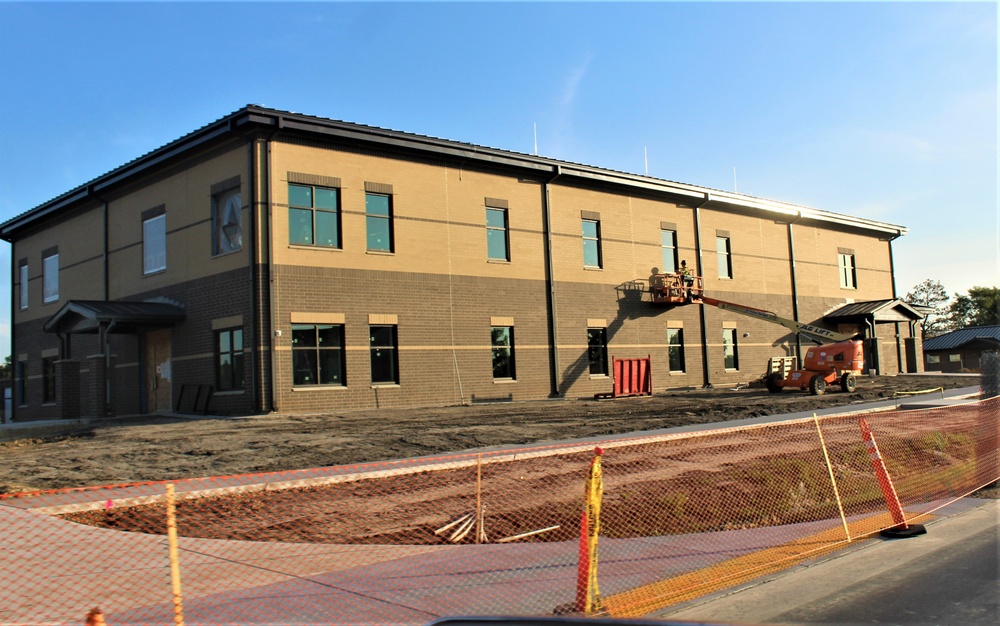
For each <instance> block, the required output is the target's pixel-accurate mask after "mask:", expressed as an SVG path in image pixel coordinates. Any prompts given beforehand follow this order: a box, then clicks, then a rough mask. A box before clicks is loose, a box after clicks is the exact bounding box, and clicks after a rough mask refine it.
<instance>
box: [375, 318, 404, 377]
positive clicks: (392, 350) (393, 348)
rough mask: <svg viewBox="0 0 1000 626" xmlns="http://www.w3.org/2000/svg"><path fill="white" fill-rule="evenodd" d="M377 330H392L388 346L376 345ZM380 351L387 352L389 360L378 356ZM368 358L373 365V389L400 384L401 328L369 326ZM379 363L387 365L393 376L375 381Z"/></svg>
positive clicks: (383, 325)
mask: <svg viewBox="0 0 1000 626" xmlns="http://www.w3.org/2000/svg"><path fill="white" fill-rule="evenodd" d="M376 329H390V333H391V334H390V337H391V341H390V343H388V344H378V345H376V344H375V331H376ZM379 351H386V352H387V353H388V354H387V355H386V356H387V357H388V358H384V357H382V356H380V355H378V352H379ZM368 356H369V363H370V365H371V368H370V370H371V371H370V375H369V379H370V380H371V384H372V386H373V387H377V386H388V385H398V384H399V327H398V325H397V324H369V325H368ZM376 357H377V358H378V359H379V360H378V361H377V362H378V363H380V364H382V363H387V364H388V365H389V367H390V369H391V374H392V376H391V377H390V378H387V379H379V380H376V379H375V373H376Z"/></svg>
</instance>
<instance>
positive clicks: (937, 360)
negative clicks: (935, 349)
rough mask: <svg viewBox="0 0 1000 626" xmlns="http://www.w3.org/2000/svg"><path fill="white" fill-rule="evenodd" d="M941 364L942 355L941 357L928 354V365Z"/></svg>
mask: <svg viewBox="0 0 1000 626" xmlns="http://www.w3.org/2000/svg"><path fill="white" fill-rule="evenodd" d="M940 362H941V355H939V354H928V355H927V363H928V364H931V363H933V364H937V363H940Z"/></svg>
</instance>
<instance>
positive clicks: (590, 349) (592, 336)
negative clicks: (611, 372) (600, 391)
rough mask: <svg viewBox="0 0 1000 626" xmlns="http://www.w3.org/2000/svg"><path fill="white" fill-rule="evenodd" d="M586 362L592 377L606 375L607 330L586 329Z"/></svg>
mask: <svg viewBox="0 0 1000 626" xmlns="http://www.w3.org/2000/svg"><path fill="white" fill-rule="evenodd" d="M587 360H588V361H589V362H590V374H591V375H592V376H607V375H608V329H607V328H588V329H587Z"/></svg>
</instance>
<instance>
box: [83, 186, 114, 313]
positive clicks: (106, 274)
mask: <svg viewBox="0 0 1000 626" xmlns="http://www.w3.org/2000/svg"><path fill="white" fill-rule="evenodd" d="M87 196H88V197H90V198H93V199H94V200H97V201H98V202H100V203H101V205H102V213H103V219H104V225H103V233H104V250H103V253H102V257H101V259H102V263H103V266H104V301H105V302H108V301H110V300H111V285H110V277H109V271H108V268H109V267H110V261H109V259H108V201H107V200H105V199H104V198H102V197H100V196H98V195H97V194H96V193H94V187H93V185H91V186H89V187H87Z"/></svg>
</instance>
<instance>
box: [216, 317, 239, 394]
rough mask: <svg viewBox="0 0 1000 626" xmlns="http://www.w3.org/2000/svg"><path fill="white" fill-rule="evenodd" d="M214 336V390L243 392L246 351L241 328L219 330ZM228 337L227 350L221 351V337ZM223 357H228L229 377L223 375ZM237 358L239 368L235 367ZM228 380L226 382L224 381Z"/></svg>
mask: <svg viewBox="0 0 1000 626" xmlns="http://www.w3.org/2000/svg"><path fill="white" fill-rule="evenodd" d="M236 333H239V342H238V343H239V347H237V341H236ZM214 335H215V389H216V391H219V392H225V391H244V390H245V389H246V360H245V354H246V349H245V347H244V343H243V342H244V333H243V327H242V326H233V327H231V328H220V329H218V330H216V331H215V332H214ZM223 335H228V336H229V348H228V349H227V350H223V348H222V343H221V340H222V336H223ZM224 356H229V363H230V368H229V376H228V377H227V376H224V375H223V364H222V359H223V357H224ZM237 357H238V359H239V367H237V365H236V363H237ZM237 372H238V373H239V377H238V378H239V381H238V382H237ZM225 378H228V380H224V379H225Z"/></svg>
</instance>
